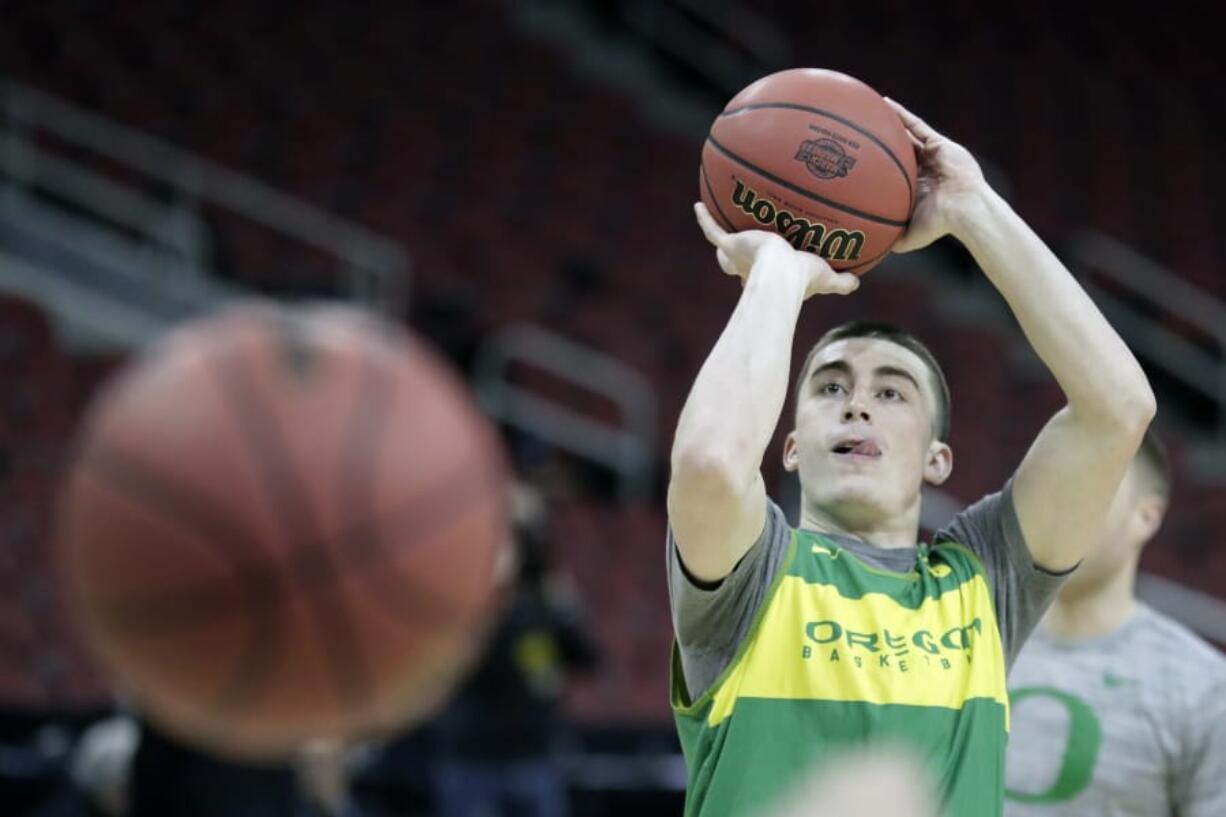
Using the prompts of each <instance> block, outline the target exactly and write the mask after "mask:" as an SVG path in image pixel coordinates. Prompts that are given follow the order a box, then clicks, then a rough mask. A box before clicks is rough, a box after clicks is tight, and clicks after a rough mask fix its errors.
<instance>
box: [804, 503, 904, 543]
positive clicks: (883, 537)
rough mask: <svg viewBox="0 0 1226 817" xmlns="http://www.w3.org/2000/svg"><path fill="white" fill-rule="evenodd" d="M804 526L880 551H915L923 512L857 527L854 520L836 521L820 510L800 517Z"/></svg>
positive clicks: (808, 510)
mask: <svg viewBox="0 0 1226 817" xmlns="http://www.w3.org/2000/svg"><path fill="white" fill-rule="evenodd" d="M800 526H801V527H802V528H807V529H809V530H815V531H819V532H821V533H834V534H839V535H841V536H851V537H854V538H856V539H862V540H864V541H865V542H868V543H869V544H870V545H874V546H875V547H879V548H887V549H901V548H910V547H915V543H916V542H917V541H918V538H919V509H918V508H916V509H915V513H905V514H901V515H899V516H896V517H894V518H892V519H883V520H881V521H874V522H871V523H868V522H866V523H863V524H857V523H856V522H855V521H854V520H848V519H837V520H836V519H835V518H834V517H833V516H832V515H830V514H828V513H826V512H824V511H823V510H821V509H820V508H805V509H803V510H802V511H801V514H800Z"/></svg>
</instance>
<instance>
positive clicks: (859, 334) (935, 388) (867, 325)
mask: <svg viewBox="0 0 1226 817" xmlns="http://www.w3.org/2000/svg"><path fill="white" fill-rule="evenodd" d="M849 338H873V339H877V340H888V341H889V342H890V343H894V344H897V345H898V346H901V347H903V348H904V349H906V350H908V351H909V352H913V353H914V354H915V356H916V357H918V358H919V359H920V360H922V361H924V365H925V366H927V367H928V374H929V377H930V379H931V381H932V392H933V394H934V395H935V396H936V410H937V413H936V416H935V417H934V418H933V432H934V433H935V434H936V438H937V439H938V440H942V441H944V440H945V439H946V438H947V437H948V436H949V418H950V408H951V406H950V397H949V383H948V381H946V380H945V372H943V371H942V370H941V364H939V363H937V359H936V358H935V357H933V355H932V352H931V351H930V350H929V349H928V347H927V346H925V345H924V344H923V343H922V342H921V341H920V339H919V338H917V337H915V335H912V334H911V333H910V332H907V331H904V330H903V329H900V328H898V327H897V326H894V325H893V324H890V323H882V322H879V321H850V322H848V323H845V324H842V325H840V326H836V327H835V328H833V329H831V330H830V331H829V332H827V333H826V334H824V335H822V336H821V337H820V338H818V340H817V343H815V344H813V348H812V349H810V350H809V354H807V355H806V356H805V362H804V363H802V364H801V366H800V374H799V375H797V378H796V401H797V404H799V402H800V395H801V392H802V391H803V390H804V387H805V378H806V376H807V375H808V373H809V365H810V364H811V363H812V362H813V356H814V355H816V354H817V353H818V352H819V351H821V350H822V349H823V348H825V347H827V346H829V345H830V344H832V343H834V342H835V341H838V340H847V339H849Z"/></svg>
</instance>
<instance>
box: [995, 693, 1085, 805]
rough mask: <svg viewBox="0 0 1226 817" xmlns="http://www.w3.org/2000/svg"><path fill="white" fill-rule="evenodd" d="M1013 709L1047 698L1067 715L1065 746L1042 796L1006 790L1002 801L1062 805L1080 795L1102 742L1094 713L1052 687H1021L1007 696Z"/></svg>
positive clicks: (1082, 702) (1083, 703)
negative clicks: (1033, 700) (1048, 785)
mask: <svg viewBox="0 0 1226 817" xmlns="http://www.w3.org/2000/svg"><path fill="white" fill-rule="evenodd" d="M1009 697H1010V698H1011V699H1012V701H1013V706H1014V707H1015V708H1016V707H1017V705H1018V704H1019V703H1021V702H1022V701H1023V700H1025V699H1026V698H1032V697H1043V698H1050V699H1052V700H1053V701H1056V702H1057V703H1059V704H1061V705H1062V706H1063V707H1064V708H1065V710H1067V711H1068V716H1069V729H1068V745H1067V746H1065V747H1064V757H1063V758H1062V759H1061V761H1060V773H1059V774H1057V775H1056V782H1054V783H1052V785H1051V788H1049V789H1048V790H1047V791H1043V792H1024V791H1015V790H1013V789H1010V788H1008V787H1006V788H1005V797H1007V798H1009V799H1010V800H1014V801H1016V802H1018V803H1063V802H1064V801H1066V800H1072V799H1073V798H1074V797H1076V796H1077V795H1078V794H1080V793H1081V791H1082V789H1084V788H1085V787H1086V786H1087V785H1088V784H1089V782H1090V777H1091V776H1092V775H1093V774H1094V764H1095V763H1097V762H1098V747H1099V746H1101V745H1102V742H1103V740H1102V739H1103V732H1102V728H1101V727H1100V726H1099V725H1098V718H1096V717H1095V716H1094V710H1092V709H1090V707H1089V705H1088V704H1087V703H1086V702H1085V701H1083V700H1081V699H1080V698H1078V697H1077V696H1075V695H1070V694H1068V693H1067V692H1062V691H1060V690H1058V689H1052V688H1051V687H1024V688H1022V689H1015V690H1013V691H1011V692H1010V693H1009Z"/></svg>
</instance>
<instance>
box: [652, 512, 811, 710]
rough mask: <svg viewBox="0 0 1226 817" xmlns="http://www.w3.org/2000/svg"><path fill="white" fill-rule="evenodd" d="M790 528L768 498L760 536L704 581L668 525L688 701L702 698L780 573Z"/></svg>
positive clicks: (673, 604) (672, 602) (671, 593)
mask: <svg viewBox="0 0 1226 817" xmlns="http://www.w3.org/2000/svg"><path fill="white" fill-rule="evenodd" d="M791 533H792V532H791V529H790V528H788V524H787V520H786V519H785V518H784V515H783V511H782V510H781V509H780V508H779V506H778V505H776V504H775V503H774V502H772V501H771V500H770V499H767V501H766V524H765V525H764V526H763V528H762V534H761V535H760V536H759V537H758V541H757V542H755V543H754V545H753V546H752V547H751V548H750V549H749V551H748V552H747V553H746V554H745V555H744V556H743V557H742V558H741V561H739V562H738V563H737V565H736V567H734V568H733V569H732V572H731V573H729V574H728V575H727V576H726V577H725V578H724V579H723V580H722V581H720V582H717V583H712V584H707V583H702V582H698V581H696V580H695V579H693V578H692V577H691V576H690V575H689V573H688V572H687V571H686V569H685V566H684V565H683V564H682V563H681V556H680V553H679V552H678V551H677V542H676V540H675V539H674V538H673V532H672V528H671V527H670V528H669V531H668V554H667V558H668V599H669V606H670V608H671V610H672V617H673V632H674V634H675V635H676V637H677V648H678V651H679V652H680V654H681V669H682V672H683V673H684V675H685V685H686V689H687V690H688V692H689V693H690V699H691V700H695V699H697V698H699V697H701V696H702V694H703V693H704V692H706V691H707V689H708V688H710V686H711V685H712V684H713V683H715V681H716V679H718V678H719V676H720V674H721V673H722V672H723V671H724V670H725V669H726V668H727V667H728V665H729V664H730V663H731V662H732V659H733V657H735V655H736V651H737V649H738V648H739V647H740V645H741V641H742V640H743V639H744V638H745V636H746V634H747V633H748V632H749V627H750V625H751V624H752V623H753V619H754V615H755V614H756V613H757V612H758V608H759V607H760V606H761V604H762V599H763V598H764V597H765V596H766V591H767V589H768V588H769V587H770V586H771V583H772V582H773V581H774V580H775V576H776V575H777V574H778V572H779V568H780V565H782V563H783V558H784V556H785V555H786V554H787V550H788V543H789V541H790V540H791Z"/></svg>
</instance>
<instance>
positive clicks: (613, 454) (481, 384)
mask: <svg viewBox="0 0 1226 817" xmlns="http://www.w3.org/2000/svg"><path fill="white" fill-rule="evenodd" d="M516 363H523V364H527V365H529V366H533V367H535V368H537V369H540V370H542V371H545V372H548V373H550V374H551V375H553V376H555V377H557V378H560V379H562V380H564V381H566V382H569V383H572V384H574V385H576V386H579V387H580V388H583V389H585V390H587V391H590V392H593V393H595V394H599V395H601V396H603V397H605V398H607V399H608V400H609V401H611V402H612V403H613V404H614V405H616V406H617V407H618V410H619V412H620V414H621V419H622V423H621V425H612V424H608V423H603V422H600V421H598V420H595V419H593V418H591V417H587V416H585V415H584V414H582V413H581V412H579V411H576V410H575V409H573V408H571V407H569V406H566V405H563V404H561V403H559V402H556V401H554V400H551V399H549V398H547V397H545V396H543V395H540V394H535V393H533V392H532V391H531V390H529V389H527V388H524V387H523V386H519V385H516V384H514V383H513V382H511V379H510V369H511V366H512V365H513V364H516ZM472 375H473V378H472V379H473V387H474V388H475V390H476V393H477V397H478V399H479V400H480V401H481V403H482V405H483V406H484V407H485V409H486V411H488V412H489V413H490V414H491V415H493V416H494V417H496V418H497V419H499V420H501V421H502V422H504V423H507V424H508V425H511V426H514V427H516V428H518V429H520V430H522V431H527V432H529V433H531V434H533V435H535V436H537V437H539V438H541V439H543V440H545V441H547V442H550V443H552V444H554V445H557V446H558V447H560V448H563V449H565V450H568V451H570V452H572V453H575V454H578V455H579V456H582V457H584V458H586V459H589V460H592V461H594V462H597V463H599V464H601V465H604V466H606V467H608V468H610V469H611V470H613V471H614V472H616V473H617V474H618V476H619V496H620V498H621V499H623V500H636V499H644V498H647V497H648V496H649V495H650V492H651V487H652V485H651V482H652V479H651V475H652V467H653V465H654V463H655V453H656V451H655V446H656V397H655V391H654V389H653V388H652V387H651V384H650V383H649V382H648V381H647V379H646V378H645V377H643V375H641V374H639V373H638V372H637V371H635V370H634V369H632V368H631V367H629V366H627V365H626V364H624V363H622V362H621V361H618V360H615V359H614V358H611V357H609V356H608V355H606V354H604V353H602V352H599V351H597V350H595V349H592V348H590V347H588V346H586V345H584V344H581V343H579V342H577V341H574V340H571V339H570V338H566V337H563V336H561V335H558V334H555V333H553V332H550V331H547V330H545V329H543V328H541V327H539V326H533V325H530V324H517V325H513V326H509V327H507V328H505V329H502V330H500V331H498V332H496V333H494V334H492V335H491V336H490V337H489V338H488V339H487V340H486V341H485V342H484V343H483V344H482V346H481V348H480V350H478V353H477V356H476V361H475V363H474V364H473V371H472Z"/></svg>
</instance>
